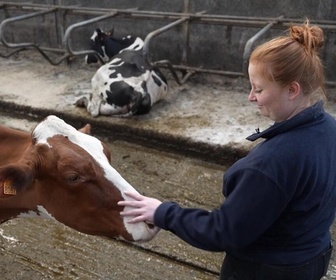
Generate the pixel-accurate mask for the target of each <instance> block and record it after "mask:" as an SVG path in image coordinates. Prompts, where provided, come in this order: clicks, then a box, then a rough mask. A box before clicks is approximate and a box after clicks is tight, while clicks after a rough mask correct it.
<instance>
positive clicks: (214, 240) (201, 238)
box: [154, 169, 288, 251]
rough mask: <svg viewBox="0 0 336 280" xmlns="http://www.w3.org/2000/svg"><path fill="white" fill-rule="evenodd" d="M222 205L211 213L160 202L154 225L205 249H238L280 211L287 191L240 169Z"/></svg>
mask: <svg viewBox="0 0 336 280" xmlns="http://www.w3.org/2000/svg"><path fill="white" fill-rule="evenodd" d="M236 173H237V174H235V176H234V179H233V180H232V182H231V181H228V182H227V183H228V184H235V186H234V188H233V191H232V192H231V193H230V195H229V196H228V198H227V199H226V200H225V201H224V202H223V204H222V205H221V206H220V207H219V208H218V209H215V210H213V211H211V212H208V211H206V210H201V209H194V208H182V207H180V206H179V205H178V204H176V203H173V202H165V203H162V204H161V205H160V207H159V208H158V209H157V210H156V212H155V215H154V224H155V225H157V226H158V227H160V228H162V229H165V230H169V231H171V232H172V233H174V234H175V235H177V236H178V237H180V238H181V239H182V240H184V241H186V242H187V243H189V244H190V245H192V246H194V247H197V248H200V249H203V250H208V251H226V250H228V249H230V248H231V249H239V248H242V247H244V246H246V245H248V244H250V243H252V242H253V241H255V240H256V239H257V238H258V237H259V236H260V235H261V234H263V233H264V232H265V231H266V230H267V228H269V227H270V226H271V225H272V224H273V223H274V221H275V220H276V219H277V218H278V217H279V215H280V213H281V212H282V211H283V209H284V207H285V205H286V203H287V201H288V197H287V196H288V194H285V193H284V191H283V190H281V189H280V188H279V187H278V186H277V185H276V184H275V183H274V182H273V181H272V180H270V179H269V178H268V177H267V176H265V175H264V174H263V173H261V172H259V171H256V170H246V169H245V170H240V171H238V172H236Z"/></svg>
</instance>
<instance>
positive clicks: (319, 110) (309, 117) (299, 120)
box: [246, 101, 324, 141]
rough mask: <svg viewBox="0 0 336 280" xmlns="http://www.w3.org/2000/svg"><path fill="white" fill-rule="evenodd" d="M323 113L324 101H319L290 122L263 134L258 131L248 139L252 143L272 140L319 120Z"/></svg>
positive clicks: (273, 126) (269, 129)
mask: <svg viewBox="0 0 336 280" xmlns="http://www.w3.org/2000/svg"><path fill="white" fill-rule="evenodd" d="M323 113H324V109H323V101H318V102H316V103H315V104H314V105H312V106H311V107H308V108H307V109H305V110H303V111H302V112H300V113H299V114H297V115H295V116H294V117H292V118H290V119H289V120H286V121H283V122H279V123H275V124H273V125H272V126H271V127H269V128H267V129H266V130H264V131H262V132H259V131H257V133H254V134H252V135H250V136H249V137H247V138H246V139H247V140H250V141H255V140H257V139H259V138H265V139H270V138H272V137H274V136H276V135H278V134H281V133H283V132H287V131H288V130H291V129H293V128H296V127H298V126H301V125H303V124H306V123H309V122H312V121H313V120H315V119H317V118H319V117H320V116H321V115H322V114H323Z"/></svg>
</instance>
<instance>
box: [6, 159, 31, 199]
mask: <svg viewBox="0 0 336 280" xmlns="http://www.w3.org/2000/svg"><path fill="white" fill-rule="evenodd" d="M32 182H33V174H32V171H31V169H30V168H29V167H28V166H23V165H16V164H15V165H14V164H11V165H7V166H4V167H2V168H0V197H3V196H8V195H16V194H17V193H18V192H20V191H21V190H23V189H25V188H27V187H28V186H29V185H30V184H31V183H32Z"/></svg>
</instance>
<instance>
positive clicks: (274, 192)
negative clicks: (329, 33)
mask: <svg viewBox="0 0 336 280" xmlns="http://www.w3.org/2000/svg"><path fill="white" fill-rule="evenodd" d="M322 43H323V32H322V30H321V29H320V28H319V27H317V26H311V25H310V24H309V22H308V21H306V22H305V23H304V24H303V25H302V26H292V27H291V28H290V30H289V35H288V36H281V37H278V38H275V39H273V40H270V41H268V42H266V43H264V44H262V45H261V46H259V47H257V48H256V49H255V50H254V51H253V52H252V54H251V57H250V64H249V79H250V82H251V87H252V88H251V92H250V94H249V97H248V99H249V101H251V102H253V103H255V104H256V105H257V106H258V109H259V111H260V113H261V115H263V116H265V117H268V118H270V119H271V120H273V121H274V122H275V124H274V125H273V126H271V127H270V128H268V129H267V130H265V131H263V132H258V133H256V134H254V135H251V136H250V137H248V138H247V139H249V140H251V141H254V140H256V139H259V138H264V139H265V140H264V141H263V142H261V143H260V144H259V145H257V146H256V147H255V148H254V149H252V151H251V152H250V153H249V154H248V155H247V156H246V157H244V158H242V159H240V160H238V161H237V162H236V163H235V164H234V165H233V166H232V167H230V168H229V169H228V170H227V172H226V173H225V175H224V180H223V194H224V196H225V197H226V200H225V201H224V202H223V204H222V205H221V206H220V207H219V209H216V210H214V211H212V212H208V211H205V210H202V209H190V208H189V209H188V208H182V207H180V206H179V205H178V204H176V203H174V202H164V203H162V202H161V201H159V200H157V199H154V198H149V197H145V196H142V195H139V194H134V193H127V195H129V196H130V197H132V198H134V199H135V201H133V202H130V201H122V202H119V205H121V206H131V207H134V209H133V210H129V211H123V212H121V215H123V216H134V217H132V219H131V220H130V221H129V222H130V223H137V222H141V221H147V222H149V223H153V224H155V225H156V226H158V227H159V228H162V229H165V230H169V231H171V232H173V233H174V234H175V235H177V236H178V237H180V238H181V239H183V240H184V241H186V242H187V243H189V244H190V245H192V246H195V247H197V248H201V249H204V250H209V251H225V252H226V256H225V259H224V262H223V265H222V269H221V275H220V279H231V280H250V279H251V280H252V279H253V280H261V279H265V280H278V279H283V280H291V279H293V280H317V279H321V278H322V277H323V276H324V275H325V274H326V271H327V268H328V264H329V259H330V255H331V251H332V247H331V236H330V232H329V229H330V226H331V224H332V222H333V220H334V216H335V208H336V172H335V166H336V121H335V120H334V118H333V117H331V116H330V115H329V114H327V113H326V112H325V111H324V109H323V99H324V89H323V84H324V73H323V65H322V63H321V60H320V59H319V57H318V53H317V51H318V49H319V48H320V47H321V46H322Z"/></svg>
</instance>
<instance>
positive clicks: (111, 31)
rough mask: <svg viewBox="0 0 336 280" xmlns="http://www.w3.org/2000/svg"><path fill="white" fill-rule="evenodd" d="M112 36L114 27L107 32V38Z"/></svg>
mask: <svg viewBox="0 0 336 280" xmlns="http://www.w3.org/2000/svg"><path fill="white" fill-rule="evenodd" d="M113 34H114V26H113V27H112V29H111V30H110V31H108V32H107V35H108V36H109V37H112V36H113Z"/></svg>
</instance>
